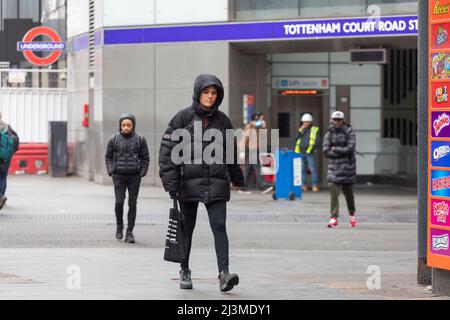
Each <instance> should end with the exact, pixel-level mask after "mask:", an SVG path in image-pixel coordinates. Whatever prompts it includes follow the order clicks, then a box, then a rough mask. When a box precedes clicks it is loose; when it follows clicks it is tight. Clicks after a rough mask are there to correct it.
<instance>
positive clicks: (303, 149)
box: [295, 113, 320, 192]
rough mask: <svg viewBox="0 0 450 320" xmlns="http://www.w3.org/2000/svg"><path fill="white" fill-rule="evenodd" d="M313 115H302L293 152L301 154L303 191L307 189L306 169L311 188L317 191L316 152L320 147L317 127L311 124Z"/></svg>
mask: <svg viewBox="0 0 450 320" xmlns="http://www.w3.org/2000/svg"><path fill="white" fill-rule="evenodd" d="M313 121H314V119H313V116H312V115H311V114H309V113H306V114H304V115H303V117H302V126H301V127H300V129H299V130H298V134H297V138H296V139H295V141H296V145H295V153H298V154H301V155H302V163H303V164H302V176H303V178H302V180H303V187H302V189H303V191H304V192H306V191H308V184H307V179H308V169H309V171H310V172H311V178H312V190H313V192H319V180H318V177H317V171H316V153H317V150H318V148H320V134H319V131H320V130H319V127H318V126H314V125H313Z"/></svg>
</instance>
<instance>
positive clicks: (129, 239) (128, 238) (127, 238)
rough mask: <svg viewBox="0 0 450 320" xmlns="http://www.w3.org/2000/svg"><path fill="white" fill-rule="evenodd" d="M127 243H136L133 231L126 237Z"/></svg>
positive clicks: (128, 232)
mask: <svg viewBox="0 0 450 320" xmlns="http://www.w3.org/2000/svg"><path fill="white" fill-rule="evenodd" d="M125 242H126V243H135V242H136V240H135V239H134V236H133V232H132V231H127V235H126V237H125Z"/></svg>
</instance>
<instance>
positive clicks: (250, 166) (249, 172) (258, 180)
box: [244, 157, 270, 189]
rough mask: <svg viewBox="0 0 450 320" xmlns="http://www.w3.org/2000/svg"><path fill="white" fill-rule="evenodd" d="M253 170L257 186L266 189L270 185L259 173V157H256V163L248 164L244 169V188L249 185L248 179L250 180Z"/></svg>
mask: <svg viewBox="0 0 450 320" xmlns="http://www.w3.org/2000/svg"><path fill="white" fill-rule="evenodd" d="M253 171H254V172H255V175H256V186H257V187H259V188H260V189H266V188H268V187H270V185H269V184H268V183H267V182H266V181H265V180H264V177H263V175H262V174H261V163H260V161H259V157H258V163H256V164H248V165H247V167H246V169H245V175H244V179H245V180H244V181H245V185H244V188H248V185H249V183H248V181H249V180H250V178H251V176H252V174H253Z"/></svg>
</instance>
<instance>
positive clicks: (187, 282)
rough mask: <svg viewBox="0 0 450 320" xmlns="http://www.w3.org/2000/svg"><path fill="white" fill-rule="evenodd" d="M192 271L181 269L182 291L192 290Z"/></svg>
mask: <svg viewBox="0 0 450 320" xmlns="http://www.w3.org/2000/svg"><path fill="white" fill-rule="evenodd" d="M192 288H193V286H192V279H191V270H189V269H181V271H180V289H182V290H192Z"/></svg>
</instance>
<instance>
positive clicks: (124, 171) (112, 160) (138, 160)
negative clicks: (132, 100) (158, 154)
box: [105, 114, 150, 177]
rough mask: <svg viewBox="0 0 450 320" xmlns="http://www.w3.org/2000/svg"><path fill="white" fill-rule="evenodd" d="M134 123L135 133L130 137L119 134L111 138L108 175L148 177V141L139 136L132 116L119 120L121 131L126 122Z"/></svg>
mask: <svg viewBox="0 0 450 320" xmlns="http://www.w3.org/2000/svg"><path fill="white" fill-rule="evenodd" d="M126 119H128V120H131V121H132V122H133V132H132V133H131V134H129V135H124V134H123V133H121V132H120V133H117V134H115V135H114V136H112V137H111V139H110V140H109V143H108V147H107V150H106V156H105V160H106V169H107V170H108V175H110V176H112V175H113V174H120V175H135V174H139V175H140V176H141V177H144V176H146V175H147V171H148V166H149V164H150V156H149V152H148V146H147V141H146V139H145V138H144V137H141V136H140V135H138V134H137V133H136V132H135V130H136V118H135V117H134V115H132V114H123V115H122V116H120V118H119V131H121V124H122V121H124V120H126Z"/></svg>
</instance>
